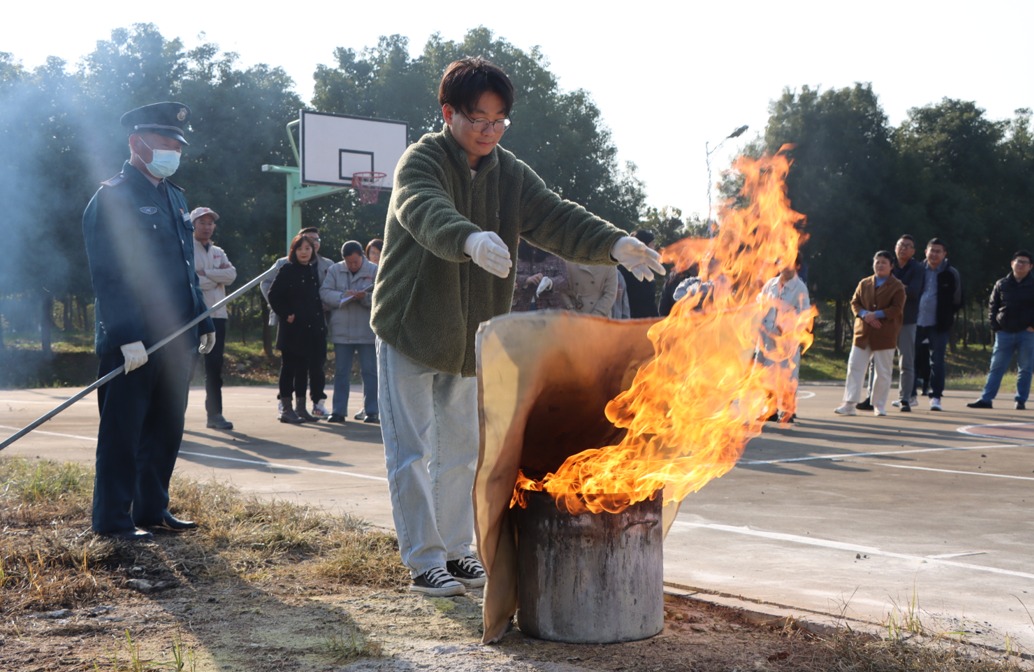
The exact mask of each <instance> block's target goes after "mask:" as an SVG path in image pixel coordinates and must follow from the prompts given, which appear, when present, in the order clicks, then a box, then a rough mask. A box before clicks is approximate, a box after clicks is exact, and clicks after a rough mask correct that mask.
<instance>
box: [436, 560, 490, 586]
mask: <svg viewBox="0 0 1034 672" xmlns="http://www.w3.org/2000/svg"><path fill="white" fill-rule="evenodd" d="M445 569H446V570H448V572H449V574H452V578H454V579H456V580H457V581H459V582H460V583H462V584H463V585H464V586H466V587H467V588H480V587H481V586H483V585H485V568H484V567H482V566H481V561H480V560H478V559H477V558H475V557H474V556H472V555H468V556H467V557H465V558H460V559H459V560H449V561H448V562H446V563H445Z"/></svg>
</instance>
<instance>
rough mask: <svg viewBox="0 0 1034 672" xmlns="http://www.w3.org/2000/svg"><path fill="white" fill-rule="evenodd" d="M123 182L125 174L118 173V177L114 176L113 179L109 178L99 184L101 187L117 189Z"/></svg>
mask: <svg viewBox="0 0 1034 672" xmlns="http://www.w3.org/2000/svg"><path fill="white" fill-rule="evenodd" d="M125 181H126V174H125V173H119V174H118V175H116V176H114V177H109V178H108V179H106V180H104V181H103V182H101V185H103V186H105V187H117V186H118V185H120V184H122V183H123V182H125Z"/></svg>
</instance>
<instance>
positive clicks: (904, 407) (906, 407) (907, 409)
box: [900, 401, 912, 413]
mask: <svg viewBox="0 0 1034 672" xmlns="http://www.w3.org/2000/svg"><path fill="white" fill-rule="evenodd" d="M900 406H901V412H902V413H911V412H912V404H910V403H908V402H907V401H902V402H901V403H900Z"/></svg>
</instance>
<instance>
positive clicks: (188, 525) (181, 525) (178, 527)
mask: <svg viewBox="0 0 1034 672" xmlns="http://www.w3.org/2000/svg"><path fill="white" fill-rule="evenodd" d="M149 527H159V528H164V529H166V530H175V531H177V532H181V531H183V530H193V529H195V528H196V527H197V523H195V522H194V521H193V520H182V519H180V518H177V517H176V516H174V515H172V514H171V513H169V512H168V511H166V512H165V513H163V514H162V522H160V523H158V524H157V525H150V526H149Z"/></svg>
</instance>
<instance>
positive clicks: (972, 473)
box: [877, 462, 1034, 481]
mask: <svg viewBox="0 0 1034 672" xmlns="http://www.w3.org/2000/svg"><path fill="white" fill-rule="evenodd" d="M877 466H880V467H890V468H891V469H914V470H915V471H934V472H937V473H941V474H959V475H960V476H986V477H987V478H1011V479H1014V480H1017V481H1034V477H1031V476H1011V475H1009V474H987V473H984V472H982V471H959V470H957V469H934V468H932V467H912V466H908V465H905V464H884V463H880V462H878V463H877Z"/></svg>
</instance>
